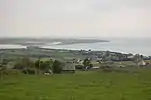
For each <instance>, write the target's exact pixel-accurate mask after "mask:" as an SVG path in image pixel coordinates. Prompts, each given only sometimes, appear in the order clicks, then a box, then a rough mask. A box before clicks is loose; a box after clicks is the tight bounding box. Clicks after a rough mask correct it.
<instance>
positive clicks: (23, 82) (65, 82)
mask: <svg viewBox="0 0 151 100" xmlns="http://www.w3.org/2000/svg"><path fill="white" fill-rule="evenodd" d="M150 76H151V70H141V71H139V73H115V72H112V73H107V72H101V71H97V72H93V71H88V72H77V73H76V74H61V75H50V76H28V75H20V76H5V78H3V79H2V80H1V81H0V99H1V100H151V77H150Z"/></svg>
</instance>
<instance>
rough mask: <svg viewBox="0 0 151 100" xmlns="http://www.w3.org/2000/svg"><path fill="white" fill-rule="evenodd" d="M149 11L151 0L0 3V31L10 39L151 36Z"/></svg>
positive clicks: (19, 1)
mask: <svg viewBox="0 0 151 100" xmlns="http://www.w3.org/2000/svg"><path fill="white" fill-rule="evenodd" d="M150 11H151V1H150V0H13V1H12V0H5V1H3V0H0V13H1V15H2V16H0V18H1V19H0V21H1V23H0V31H1V33H5V34H6V33H7V35H10V36H12V35H14V36H35V35H37V36H52V35H53V36H100V37H102V36H111V34H112V36H118V37H124V36H133V37H134V36H143V35H144V34H146V35H149V36H150V37H151V35H150V32H151V20H150V18H151V12H150ZM132 33H133V34H132ZM5 34H4V35H5ZM0 36H2V35H1V34H0ZM144 36H145V35H144Z"/></svg>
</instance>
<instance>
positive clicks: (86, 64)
mask: <svg viewBox="0 0 151 100" xmlns="http://www.w3.org/2000/svg"><path fill="white" fill-rule="evenodd" d="M83 65H84V68H86V67H89V68H92V67H93V64H92V63H91V60H89V59H88V58H86V59H84V61H83Z"/></svg>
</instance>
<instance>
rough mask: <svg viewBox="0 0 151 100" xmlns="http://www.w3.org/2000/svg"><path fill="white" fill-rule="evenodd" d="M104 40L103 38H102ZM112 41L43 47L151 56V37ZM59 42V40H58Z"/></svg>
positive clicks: (3, 47) (1, 46)
mask: <svg viewBox="0 0 151 100" xmlns="http://www.w3.org/2000/svg"><path fill="white" fill-rule="evenodd" d="M102 40H103V39H102ZM104 40H109V41H110V42H100V43H80V44H70V45H58V44H56V43H55V44H51V43H47V44H45V45H42V46H40V47H41V48H51V49H68V50H89V49H91V50H94V51H113V52H121V53H133V54H138V53H139V54H143V55H146V56H151V38H107V39H104ZM56 42H59V41H56ZM12 48H26V46H21V45H15V44H9V45H0V49H12Z"/></svg>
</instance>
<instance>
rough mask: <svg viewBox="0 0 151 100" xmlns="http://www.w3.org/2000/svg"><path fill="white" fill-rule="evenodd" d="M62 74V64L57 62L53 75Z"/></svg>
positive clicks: (54, 65)
mask: <svg viewBox="0 0 151 100" xmlns="http://www.w3.org/2000/svg"><path fill="white" fill-rule="evenodd" d="M61 72H62V63H61V62H59V61H57V60H55V61H54V63H53V73H56V74H60V73H61Z"/></svg>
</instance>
